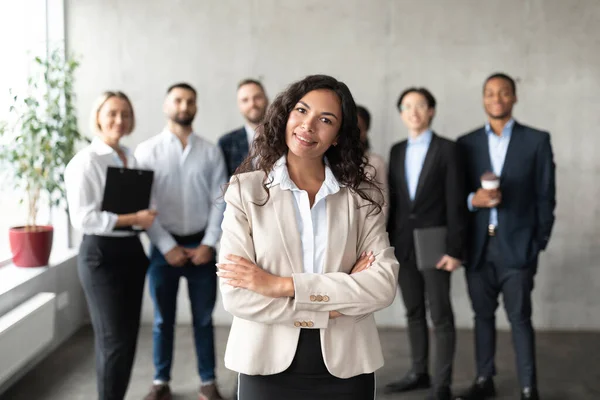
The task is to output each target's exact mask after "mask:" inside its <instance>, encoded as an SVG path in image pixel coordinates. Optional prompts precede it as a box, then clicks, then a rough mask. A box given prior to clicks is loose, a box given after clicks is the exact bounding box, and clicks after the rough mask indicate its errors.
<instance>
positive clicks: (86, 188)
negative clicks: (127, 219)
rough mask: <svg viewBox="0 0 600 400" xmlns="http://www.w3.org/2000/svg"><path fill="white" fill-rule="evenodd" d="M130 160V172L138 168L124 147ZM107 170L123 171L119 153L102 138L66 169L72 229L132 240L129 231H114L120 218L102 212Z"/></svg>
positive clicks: (124, 151)
mask: <svg viewBox="0 0 600 400" xmlns="http://www.w3.org/2000/svg"><path fill="white" fill-rule="evenodd" d="M121 150H122V151H123V153H125V157H126V158H127V168H135V167H136V162H135V159H134V158H133V155H132V154H131V152H130V151H129V150H128V149H127V148H125V147H121ZM108 167H121V168H123V167H124V165H123V161H121V159H120V158H119V155H118V154H117V152H116V151H115V150H114V149H113V148H112V147H110V146H109V145H107V144H106V143H104V142H103V141H102V140H101V139H100V138H94V140H92V143H91V144H90V145H89V146H87V147H86V148H84V149H83V150H81V151H80V152H78V153H77V154H76V155H75V157H73V159H72V160H71V161H69V164H67V167H66V169H65V190H66V192H67V203H68V205H69V215H70V218H71V224H72V225H73V228H75V229H77V230H78V231H80V232H82V233H84V234H86V235H101V236H132V235H135V233H133V232H129V231H113V229H114V228H115V225H116V223H117V219H118V216H117V214H115V213H111V212H108V211H101V206H102V199H103V197H104V186H105V183H106V171H107V169H108Z"/></svg>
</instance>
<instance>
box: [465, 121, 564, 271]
mask: <svg viewBox="0 0 600 400" xmlns="http://www.w3.org/2000/svg"><path fill="white" fill-rule="evenodd" d="M458 145H459V150H460V151H461V153H462V157H463V159H464V161H465V163H466V169H465V170H466V189H467V191H466V194H467V195H468V194H469V193H474V192H476V191H477V189H479V188H480V187H481V175H482V174H483V173H484V172H486V171H492V164H491V160H490V152H489V146H488V138H487V134H486V132H485V128H484V127H482V128H479V129H477V130H475V131H473V132H471V133H468V134H466V135H464V136H462V137H461V138H459V139H458ZM500 190H501V192H502V202H501V203H500V205H499V206H498V231H497V234H496V238H497V240H498V244H499V246H500V250H501V252H502V254H503V255H504V261H505V263H506V265H505V266H506V267H509V268H527V267H533V268H535V267H537V258H538V253H539V251H541V250H544V249H545V248H546V246H547V245H548V240H549V239H550V233H551V232H552V225H553V224H554V208H555V206H556V182H555V165H554V157H553V154H552V146H551V145H550V134H549V133H548V132H542V131H539V130H537V129H534V128H530V127H528V126H525V125H521V124H519V123H518V122H515V124H514V127H513V131H512V135H511V138H510V143H509V145H508V150H507V152H506V159H505V161H504V166H503V168H502V175H501V176H500ZM489 217H490V209H488V208H484V209H479V210H476V211H474V212H470V213H469V225H468V231H469V234H468V247H469V251H468V257H467V267H470V268H477V267H478V266H479V265H480V264H481V261H482V254H483V250H484V246H485V242H486V236H487V229H488V224H489Z"/></svg>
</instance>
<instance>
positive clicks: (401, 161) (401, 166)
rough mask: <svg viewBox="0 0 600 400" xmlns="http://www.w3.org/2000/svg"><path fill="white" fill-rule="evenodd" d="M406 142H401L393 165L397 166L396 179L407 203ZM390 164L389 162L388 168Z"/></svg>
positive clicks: (408, 199) (408, 198) (408, 197)
mask: <svg viewBox="0 0 600 400" xmlns="http://www.w3.org/2000/svg"><path fill="white" fill-rule="evenodd" d="M407 143H408V142H406V141H405V142H403V143H402V147H400V150H399V152H398V159H397V160H396V161H395V162H394V166H395V167H396V168H398V180H399V182H398V183H399V185H398V186H399V187H400V190H401V192H402V195H403V196H404V197H406V199H407V201H408V203H410V196H409V195H408V183H407V182H406V146H407ZM391 167H392V165H391V164H390V168H391Z"/></svg>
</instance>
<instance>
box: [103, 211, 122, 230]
mask: <svg viewBox="0 0 600 400" xmlns="http://www.w3.org/2000/svg"><path fill="white" fill-rule="evenodd" d="M105 212H106V214H107V216H108V225H107V226H106V231H107V232H110V231H113V230H115V227H116V226H117V221H118V220H119V216H118V215H117V214H115V213H111V212H107V211H105Z"/></svg>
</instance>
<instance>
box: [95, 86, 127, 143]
mask: <svg viewBox="0 0 600 400" xmlns="http://www.w3.org/2000/svg"><path fill="white" fill-rule="evenodd" d="M113 97H116V98H118V99H122V100H125V101H126V102H127V104H129V109H130V110H131V129H130V130H129V132H127V135H129V134H130V133H131V132H133V129H134V128H135V113H134V112H133V105H132V104H131V100H129V97H127V95H126V94H125V93H123V92H119V91H115V92H112V91H106V92H104V93H102V95H101V96H100V97H98V98H97V99H96V101H95V102H94V107H93V108H92V117H91V123H92V132H93V133H94V134H97V133H101V132H102V131H101V130H100V124H99V123H98V114H99V113H100V109H101V108H102V106H103V105H104V104H105V103H106V102H107V101H108V100H109V99H111V98H113Z"/></svg>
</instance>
